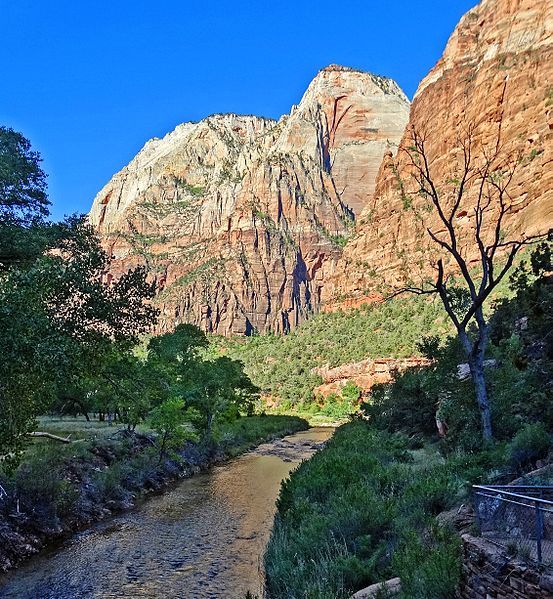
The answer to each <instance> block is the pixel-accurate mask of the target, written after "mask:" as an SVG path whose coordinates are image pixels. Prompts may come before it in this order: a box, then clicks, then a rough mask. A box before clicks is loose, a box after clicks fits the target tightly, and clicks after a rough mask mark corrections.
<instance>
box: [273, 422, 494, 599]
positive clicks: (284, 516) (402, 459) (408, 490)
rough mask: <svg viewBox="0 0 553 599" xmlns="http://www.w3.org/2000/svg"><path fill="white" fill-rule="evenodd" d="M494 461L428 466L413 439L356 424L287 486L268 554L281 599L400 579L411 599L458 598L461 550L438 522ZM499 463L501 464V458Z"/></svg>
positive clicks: (317, 598) (312, 597)
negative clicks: (415, 455) (416, 451)
mask: <svg viewBox="0 0 553 599" xmlns="http://www.w3.org/2000/svg"><path fill="white" fill-rule="evenodd" d="M490 459H491V458H490V456H487V455H485V454H482V455H480V456H473V457H470V456H459V457H456V458H454V459H450V460H448V461H447V462H445V461H444V462H441V461H438V463H436V464H434V465H433V466H425V465H424V464H420V463H418V462H417V461H413V457H412V453H411V452H410V451H409V442H408V440H407V439H406V437H403V436H401V435H390V434H389V433H384V432H380V431H377V430H375V429H373V428H371V427H370V426H369V425H368V424H367V423H366V422H364V421H354V422H352V423H350V424H346V425H343V426H342V427H340V428H339V429H337V431H336V433H335V435H334V437H333V439H332V440H331V441H330V442H329V443H328V444H327V446H326V447H325V448H324V449H323V450H322V451H321V452H319V453H318V454H316V455H315V456H314V457H313V458H312V459H310V460H309V461H307V462H304V463H303V464H302V465H301V466H300V467H299V468H298V469H297V470H296V471H295V472H293V473H292V475H291V477H290V479H288V480H287V481H286V482H285V483H284V484H283V486H282V490H281V494H280V497H279V499H278V503H277V505H278V513H277V516H276V519H275V527H274V529H273V533H272V535H271V539H270V542H269V545H268V548H267V552H266V555H265V569H266V574H267V588H268V592H269V595H270V597H272V598H273V599H278V598H287V599H307V598H309V599H322V598H331V597H333V598H342V597H344V598H345V597H349V596H350V595H351V594H352V592H354V591H355V590H357V589H359V588H362V587H364V586H367V585H369V584H373V583H376V582H379V581H381V580H385V579H387V578H389V577H391V576H400V577H401V578H402V580H403V581H404V589H403V593H404V597H405V598H407V597H409V598H410V599H413V598H415V597H417V598H419V599H424V598H428V599H430V598H431V599H440V598H444V599H446V598H448V597H453V596H454V591H455V586H456V583H457V575H458V574H456V573H458V572H459V563H460V562H459V560H460V545H459V539H458V538H457V535H456V533H454V532H453V531H449V530H448V529H446V528H440V527H438V526H437V524H436V521H435V516H436V515H437V514H438V513H440V512H441V511H443V510H445V509H448V508H450V507H452V506H453V505H455V503H456V502H457V501H459V499H460V498H462V497H463V495H464V493H465V491H466V487H467V479H469V478H470V482H476V481H479V480H481V479H482V477H483V475H484V472H485V470H486V468H487V467H489V460H490ZM494 459H495V458H494Z"/></svg>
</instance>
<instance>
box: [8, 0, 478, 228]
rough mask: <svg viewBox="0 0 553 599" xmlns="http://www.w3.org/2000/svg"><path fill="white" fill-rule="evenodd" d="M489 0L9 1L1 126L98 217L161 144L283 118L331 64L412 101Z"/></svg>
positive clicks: (74, 205)
mask: <svg viewBox="0 0 553 599" xmlns="http://www.w3.org/2000/svg"><path fill="white" fill-rule="evenodd" d="M475 4H476V0H445V1H444V0H418V1H417V2H413V1H412V0H411V1H408V0H396V1H394V2H385V1H378V0H362V1H353V0H352V1H349V0H343V1H342V2H337V1H336V0H334V1H332V2H331V1H329V0H319V1H317V2H315V1H310V0H294V1H284V0H272V1H271V2H268V1H265V0H258V1H253V0H252V1H250V2H246V1H243V0H242V1H241V0H237V1H235V2H223V1H221V0H204V1H197V0H157V1H154V0H149V1H148V2H144V1H142V0H134V1H130V0H110V1H106V0H94V1H92V0H63V1H62V0H33V1H29V0H0V23H1V24H2V33H1V34H0V57H1V58H0V72H1V75H0V77H1V79H0V81H1V83H0V124H3V125H7V126H10V127H13V128H14V129H16V130H18V131H21V132H22V133H23V134H24V135H25V136H26V137H28V138H29V139H30V140H31V142H32V144H33V147H34V148H35V149H37V150H38V151H40V153H41V154H42V156H43V158H44V163H43V168H44V170H45V171H46V172H47V173H48V174H49V192H50V199H51V201H52V203H53V207H52V216H53V217H54V218H56V219H57V218H61V217H62V216H63V215H64V214H65V213H72V212H87V211H88V209H89V208H90V205H91V202H92V199H93V197H94V195H95V194H96V192H97V191H98V190H99V189H100V188H101V187H102V186H103V185H104V184H105V183H106V182H107V181H108V180H109V178H110V177H111V175H112V174H113V173H115V172H116V171H117V170H119V169H120V168H122V167H123V166H124V165H125V164H126V163H127V162H128V161H129V160H130V159H131V158H132V157H133V156H134V155H135V154H136V152H137V151H138V150H139V149H140V148H141V147H142V146H143V144H144V143H145V142H146V141H147V140H148V139H149V138H151V137H153V136H158V137H161V136H163V135H164V134H165V133H167V132H168V131H170V130H172V129H173V128H174V127H175V126H176V125H177V124H178V123H181V122H184V121H190V120H192V121H196V120H199V119H201V118H203V117H205V116H207V115H209V114H212V113H214V112H237V113H244V114H257V115H263V116H270V117H274V118H278V117H279V116H280V115H281V114H284V113H286V112H288V111H289V109H290V106H291V105H292V104H295V103H297V102H298V101H299V100H300V98H301V95H302V94H303V92H304V90H305V88H306V87H307V85H308V84H309V82H310V81H311V79H312V78H313V77H314V76H315V74H316V73H317V71H318V70H319V69H320V68H322V67H324V66H326V65H328V64H331V63H337V64H342V65H347V66H352V67H356V68H360V69H364V70H367V71H371V72H374V73H378V74H381V75H386V76H389V77H392V78H394V79H395V80H396V81H398V83H399V84H400V85H401V86H402V88H403V89H404V90H405V92H406V93H407V95H409V96H410V97H411V96H412V95H413V93H414V91H415V89H416V87H417V84H418V82H419V81H420V79H421V78H422V77H423V76H424V75H425V74H426V73H427V72H428V70H429V69H430V68H431V67H432V66H433V65H434V64H435V62H436V61H437V60H438V59H439V57H440V55H441V53H442V51H443V48H444V46H445V43H446V41H447V38H448V37H449V35H450V33H451V32H452V31H453V29H454V27H455V25H456V23H457V22H458V20H459V18H460V17H461V15H462V14H463V13H465V12H466V11H467V10H468V9H469V8H471V7H472V6H473V5H475Z"/></svg>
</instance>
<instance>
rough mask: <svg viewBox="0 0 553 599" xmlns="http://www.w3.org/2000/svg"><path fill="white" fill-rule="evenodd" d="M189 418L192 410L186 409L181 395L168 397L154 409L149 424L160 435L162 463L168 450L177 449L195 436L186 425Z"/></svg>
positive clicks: (160, 458)
mask: <svg viewBox="0 0 553 599" xmlns="http://www.w3.org/2000/svg"><path fill="white" fill-rule="evenodd" d="M189 419H190V412H189V411H187V410H185V403H184V400H183V399H182V398H179V397H172V398H169V399H166V400H165V401H164V402H163V403H161V404H160V405H159V406H157V407H156V408H154V410H152V413H151V415H150V418H149V424H150V426H151V427H152V428H153V429H154V430H155V431H156V432H157V433H158V436H159V438H158V444H159V462H160V463H161V460H162V459H163V457H164V456H166V455H167V452H168V451H171V450H176V449H178V448H179V447H181V446H182V444H183V443H184V441H185V440H186V439H190V438H194V435H192V434H191V432H190V431H189V430H187V429H186V427H185V425H186V422H187V421H188V420H189Z"/></svg>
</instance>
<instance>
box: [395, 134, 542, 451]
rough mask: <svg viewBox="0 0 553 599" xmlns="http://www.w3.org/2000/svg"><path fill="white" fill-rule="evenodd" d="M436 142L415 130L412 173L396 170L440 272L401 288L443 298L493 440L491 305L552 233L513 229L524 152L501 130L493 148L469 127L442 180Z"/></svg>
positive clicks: (409, 156)
mask: <svg viewBox="0 0 553 599" xmlns="http://www.w3.org/2000/svg"><path fill="white" fill-rule="evenodd" d="M428 146H429V142H428V140H427V137H426V136H425V134H424V133H422V132H420V131H417V130H416V129H412V130H411V135H410V142H409V146H408V147H404V148H400V153H401V154H404V155H405V157H406V162H407V165H408V170H409V175H408V177H407V178H402V177H400V175H399V171H398V170H395V173H396V176H397V178H398V183H399V189H400V192H401V194H402V199H403V204H404V206H405V207H406V209H412V210H413V211H414V212H415V221H416V223H417V227H418V228H419V230H422V231H423V233H424V234H425V235H427V236H428V238H429V239H430V241H431V242H432V243H431V246H433V249H434V250H436V251H435V253H434V255H433V258H432V262H433V266H434V268H435V276H434V277H433V279H430V280H428V279H426V280H425V279H421V280H422V282H421V283H420V284H413V285H408V286H407V287H404V288H402V289H401V290H400V291H399V292H398V293H403V292H411V293H415V294H436V295H438V296H439V297H440V299H441V301H442V303H443V306H444V309H445V312H446V314H447V316H448V317H449V319H450V320H451V322H452V323H453V326H454V327H455V330H456V332H457V335H458V337H459V340H460V343H461V346H462V348H463V351H464V353H465V355H466V359H467V362H468V365H469V369H470V373H471V376H472V381H473V385H474V391H475V396H476V402H477V405H478V409H479V412H480V418H481V426H482V435H483V438H484V441H489V440H491V439H492V437H493V427H492V416H491V409H490V401H489V398H488V390H487V386H486V374H485V370H484V361H485V357H486V348H487V346H488V342H489V326H488V321H487V318H486V315H485V312H484V305H485V303H486V302H487V300H488V299H489V298H490V295H491V294H492V292H493V291H494V289H496V288H497V286H498V285H499V284H500V283H501V281H502V280H503V279H504V277H505V275H506V274H507V273H508V272H509V269H510V268H511V267H512V266H513V263H514V260H515V257H516V256H517V254H518V253H519V252H520V251H521V250H522V249H523V248H524V247H525V246H528V245H531V244H534V243H536V242H538V241H539V240H541V239H543V238H544V237H545V235H535V236H529V235H526V234H524V233H518V234H517V233H510V232H509V231H507V229H506V222H505V221H506V218H507V217H508V215H509V214H510V213H511V212H512V210H513V204H512V200H511V196H510V194H509V189H510V186H511V184H512V182H513V178H514V176H515V173H516V171H517V169H518V168H520V166H521V164H522V163H523V161H524V158H522V157H521V156H520V155H515V154H507V153H506V152H504V151H503V150H502V148H501V144H500V137H499V134H498V136H497V138H496V139H495V140H494V143H493V144H492V147H487V146H485V145H483V144H482V143H480V142H479V141H478V140H477V136H476V133H475V128H474V127H469V128H468V129H467V130H466V132H465V134H464V136H463V137H462V138H461V139H459V140H458V147H457V149H456V151H455V152H454V153H453V156H454V160H453V163H452V164H451V170H450V172H451V173H452V176H451V178H450V179H449V180H448V181H446V182H445V183H444V184H441V185H440V184H438V169H437V164H436V161H435V160H431V158H430V153H429V151H428ZM429 217H431V218H433V219H434V220H433V223H432V224H428V222H429ZM463 221H464V222H463ZM461 223H462V224H461ZM467 223H469V225H468V226H467ZM393 295H397V293H395V294H393Z"/></svg>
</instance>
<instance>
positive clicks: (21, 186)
mask: <svg viewBox="0 0 553 599" xmlns="http://www.w3.org/2000/svg"><path fill="white" fill-rule="evenodd" d="M40 162H41V158H40V155H39V154H38V152H35V151H34V150H32V149H31V144H30V142H29V141H28V140H27V139H25V137H23V135H21V133H18V132H16V131H14V130H13V129H10V128H8V127H0V270H1V269H5V268H8V267H10V266H13V265H14V264H20V263H22V262H25V261H27V260H29V259H30V258H34V257H36V256H37V255H39V254H40V253H41V251H42V250H43V248H44V247H45V246H46V245H47V244H48V239H49V237H50V235H51V233H52V228H51V226H49V225H47V224H45V223H44V218H45V217H47V216H48V206H49V204H50V202H49V201H48V196H47V194H46V175H45V174H44V171H43V170H42V168H41V167H40Z"/></svg>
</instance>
